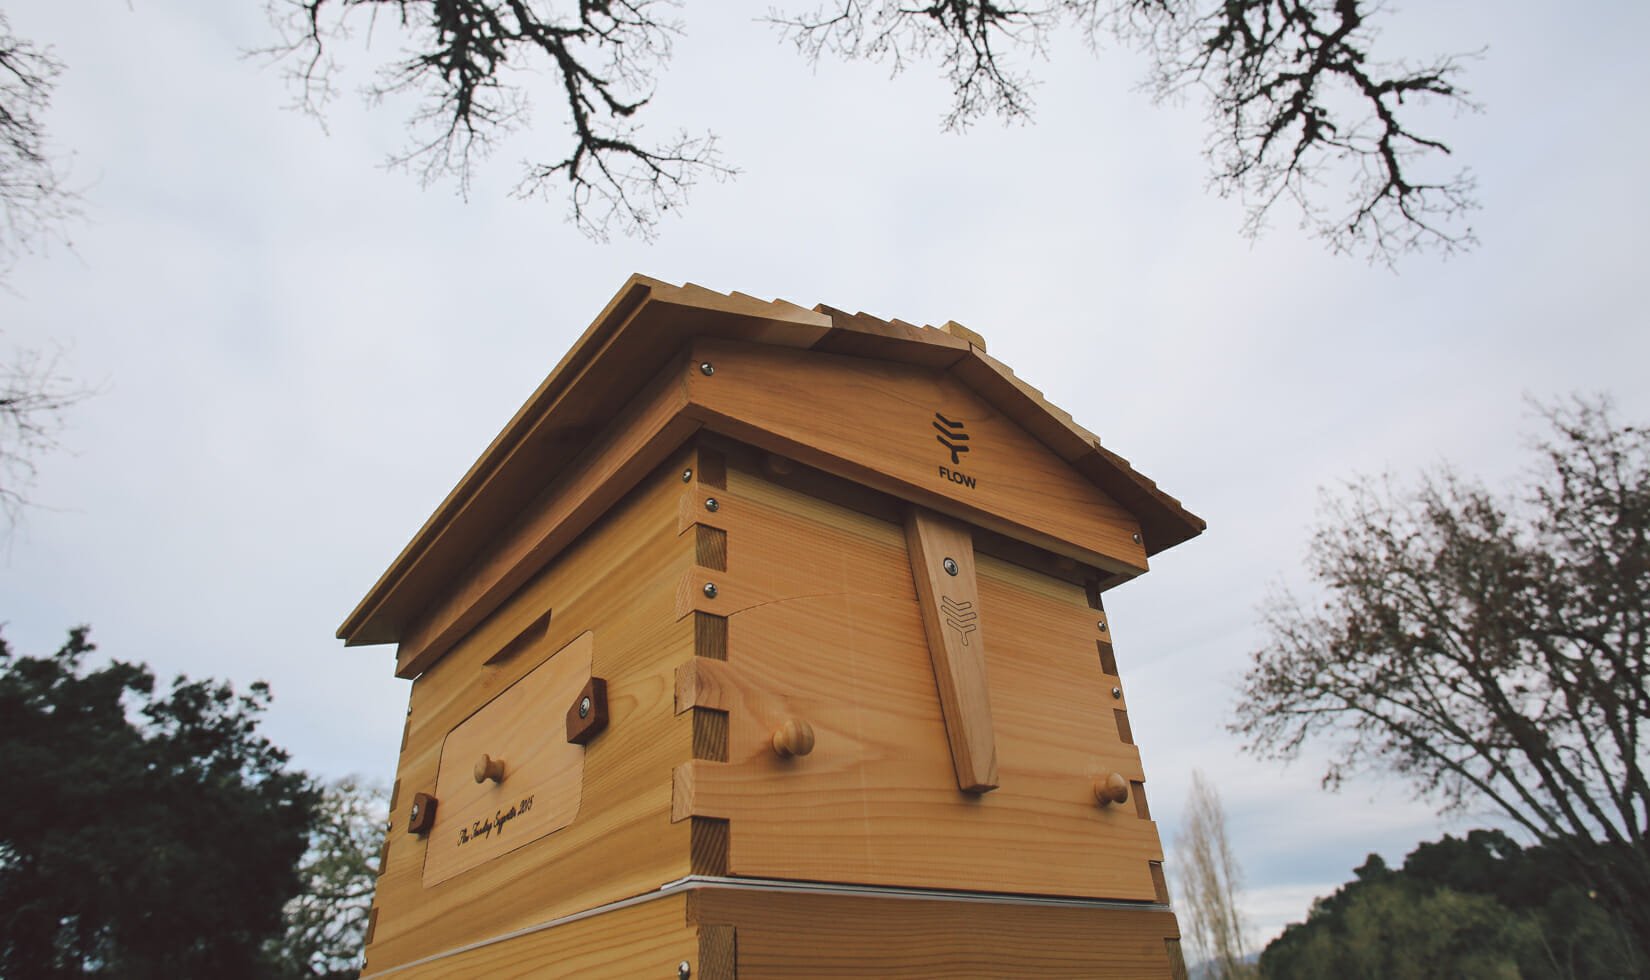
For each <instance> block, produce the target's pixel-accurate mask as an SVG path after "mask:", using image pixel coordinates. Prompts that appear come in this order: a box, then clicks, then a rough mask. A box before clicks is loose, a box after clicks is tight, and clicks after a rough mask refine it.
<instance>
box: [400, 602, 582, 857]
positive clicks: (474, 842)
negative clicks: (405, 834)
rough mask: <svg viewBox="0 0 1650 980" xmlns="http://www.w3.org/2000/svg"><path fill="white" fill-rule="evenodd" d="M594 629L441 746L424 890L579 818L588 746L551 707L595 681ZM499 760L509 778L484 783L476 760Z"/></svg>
mask: <svg viewBox="0 0 1650 980" xmlns="http://www.w3.org/2000/svg"><path fill="white" fill-rule="evenodd" d="M595 636H596V635H595V633H593V632H590V631H586V632H584V633H581V634H579V636H578V637H577V638H576V639H574V640H573V642H571V643H569V644H567V645H566V646H565V647H563V648H562V649H560V650H558V651H556V652H555V653H554V654H552V655H551V656H550V659H549V660H546V661H545V662H544V663H542V664H539V665H538V666H537V667H535V668H533V669H532V670H531V671H528V673H527V675H526V676H525V677H523V678H522V679H521V680H519V681H516V682H515V683H514V684H512V685H510V686H509V687H508V688H506V689H505V690H504V692H503V693H502V694H499V695H498V696H497V697H495V698H493V699H492V700H491V701H489V702H487V703H486V704H485V705H483V706H482V707H481V708H480V709H478V710H477V711H476V713H475V714H473V715H471V716H470V717H469V718H466V719H465V720H464V721H463V722H461V723H459V725H458V727H457V728H454V729H453V730H452V732H451V733H450V734H448V736H447V738H446V741H445V742H444V743H443V744H442V747H441V759H440V762H439V763H438V764H437V770H436V780H435V796H436V799H437V800H439V801H440V805H439V807H438V809H437V812H436V816H435V825H434V826H433V827H432V828H431V829H430V840H429V844H428V847H429V849H428V851H427V852H426V853H425V856H424V887H426V888H428V887H429V886H431V885H435V884H439V883H441V882H443V881H446V880H447V879H448V878H451V877H453V876H454V875H457V874H460V873H462V872H464V871H468V870H469V869H471V868H474V867H477V866H479V865H482V864H485V863H487V862H488V861H491V860H494V859H496V858H498V857H499V856H501V855H503V854H506V853H508V852H510V851H513V850H515V849H516V848H518V847H521V846H522V845H524V844H529V843H531V842H533V841H535V840H538V839H539V838H540V837H543V836H544V835H546V834H551V833H554V832H556V831H558V830H560V829H562V828H563V827H565V826H567V825H568V824H570V823H572V822H573V818H574V817H576V816H577V815H578V812H579V801H580V799H581V798H582V797H583V791H584V756H585V749H584V746H582V745H573V744H569V743H568V741H567V733H566V727H565V725H564V724H553V723H547V721H548V720H547V719H546V717H545V716H546V715H547V714H549V713H550V712H547V711H546V708H547V707H553V706H558V705H563V704H567V703H568V702H569V701H571V700H573V699H574V698H575V697H577V696H578V694H579V692H580V691H581V690H582V689H583V688H584V686H585V683H586V682H587V681H588V680H589V679H590V665H591V663H592V662H593V661H592V655H593V651H594V649H595ZM481 756H486V757H488V758H489V760H497V761H498V762H500V763H502V765H501V767H500V768H501V769H502V778H500V779H498V780H497V781H496V782H495V781H493V780H487V781H479V782H478V781H477V780H476V779H475V778H474V776H473V775H472V773H471V767H472V766H473V765H474V764H475V762H476V760H477V758H478V757H481Z"/></svg>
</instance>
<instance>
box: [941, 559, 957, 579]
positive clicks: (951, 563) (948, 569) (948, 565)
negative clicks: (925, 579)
mask: <svg viewBox="0 0 1650 980" xmlns="http://www.w3.org/2000/svg"><path fill="white" fill-rule="evenodd" d="M940 565H941V567H943V568H944V569H945V574H947V575H955V574H957V559H955V558H947V559H946V560H945V561H942V562H940Z"/></svg>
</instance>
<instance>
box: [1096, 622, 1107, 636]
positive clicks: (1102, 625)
mask: <svg viewBox="0 0 1650 980" xmlns="http://www.w3.org/2000/svg"><path fill="white" fill-rule="evenodd" d="M1095 625H1096V626H1098V627H1099V628H1100V632H1102V633H1104V632H1105V631H1106V621H1105V620H1103V619H1102V620H1100V622H1098V623H1096V624H1095Z"/></svg>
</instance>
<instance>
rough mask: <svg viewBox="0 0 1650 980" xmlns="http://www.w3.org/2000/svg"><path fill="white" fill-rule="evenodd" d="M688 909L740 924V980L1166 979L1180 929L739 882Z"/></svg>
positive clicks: (1148, 916)
mask: <svg viewBox="0 0 1650 980" xmlns="http://www.w3.org/2000/svg"><path fill="white" fill-rule="evenodd" d="M689 914H690V915H691V916H693V918H694V919H695V920H696V921H697V922H699V924H700V926H701V928H703V927H705V926H708V925H711V924H731V925H732V926H733V927H734V930H735V932H736V934H737V953H736V958H737V963H738V973H737V976H738V980H819V978H850V977H852V978H859V980H866V978H888V980H957V978H974V980H979V978H1002V980H1026V978H1030V977H1036V978H1039V980H1042V978H1060V977H1064V978H1079V977H1080V978H1084V980H1094V978H1100V977H1103V978H1107V980H1134V978H1148V977H1149V978H1151V980H1168V978H1169V977H1171V976H1173V964H1172V963H1171V960H1170V953H1169V948H1168V946H1167V945H1166V942H1165V941H1166V940H1168V941H1176V940H1178V938H1179V934H1180V933H1179V929H1178V927H1177V926H1176V923H1175V919H1174V915H1173V914H1172V913H1169V912H1164V911H1152V910H1140V911H1134V910H1115V909H1063V908H1047V907H1029V906H1014V905H996V904H985V903H968V902H945V901H937V900H936V901H930V900H925V899H886V898H865V897H853V896H836V895H790V894H787V895H775V894H771V893H764V892H752V891H740V890H734V889H702V890H699V891H696V892H694V893H693V895H692V898H691V899H690V904H689Z"/></svg>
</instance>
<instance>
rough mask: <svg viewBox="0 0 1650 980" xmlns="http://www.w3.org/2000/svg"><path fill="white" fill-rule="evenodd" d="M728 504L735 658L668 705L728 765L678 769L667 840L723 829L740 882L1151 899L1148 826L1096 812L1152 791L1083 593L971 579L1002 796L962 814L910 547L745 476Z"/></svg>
mask: <svg viewBox="0 0 1650 980" xmlns="http://www.w3.org/2000/svg"><path fill="white" fill-rule="evenodd" d="M728 483H729V486H728V489H727V491H726V492H725V495H726V496H727V497H728V498H729V499H730V500H732V501H733V503H734V505H733V506H732V507H730V508H727V509H725V519H724V520H723V523H724V525H725V527H726V530H727V532H728V539H727V540H728V553H727V571H726V572H725V573H723V575H724V580H725V581H726V582H727V583H729V588H730V589H731V590H732V591H731V593H724V594H732V595H736V596H742V597H743V598H742V599H741V600H740V601H739V602H737V603H732V604H730V607H729V618H728V624H729V640H728V658H727V661H726V663H722V662H704V661H695V662H694V663H693V665H692V667H691V669H686V670H684V671H678V672H677V675H676V677H675V679H674V680H675V683H674V684H673V690H674V691H675V699H676V707H677V709H678V710H685V709H686V708H688V707H693V706H706V707H714V708H716V709H718V710H725V711H727V712H728V717H729V747H728V761H727V762H726V763H717V762H712V761H708V760H694V761H692V762H688V763H684V764H683V765H682V766H680V767H678V769H677V771H676V773H675V774H674V778H673V803H672V814H673V818H674V819H677V820H685V819H686V818H688V817H690V816H699V817H717V818H724V819H728V820H729V821H730V852H729V861H730V865H729V866H730V870H731V872H732V873H733V874H736V875H755V876H772V877H784V878H799V879H809V880H823V881H844V882H856V883H864V884H887V885H909V886H918V887H939V888H959V889H977V890H987V891H1008V892H1025V893H1036V894H1056V895H1083V896H1092V897H1101V898H1120V899H1136V900H1145V901H1151V900H1153V899H1154V898H1155V891H1154V889H1153V887H1152V882H1151V878H1150V873H1149V870H1148V867H1147V862H1148V861H1151V860H1161V858H1162V851H1161V845H1160V843H1159V840H1158V836H1157V829H1156V825H1155V824H1153V823H1152V822H1151V821H1149V820H1144V819H1141V818H1140V816H1139V815H1138V812H1137V810H1136V809H1135V808H1134V807H1115V806H1113V807H1105V808H1102V807H1100V806H1098V805H1096V802H1095V799H1094V795H1093V783H1094V780H1095V779H1096V778H1098V777H1103V776H1105V775H1107V774H1109V773H1111V772H1117V773H1120V774H1122V775H1123V776H1124V777H1125V778H1126V779H1128V780H1129V781H1131V782H1134V781H1144V778H1145V777H1144V772H1143V771H1142V769H1141V765H1140V756H1139V752H1138V750H1137V749H1135V748H1134V747H1133V746H1128V745H1124V744H1122V742H1121V741H1120V740H1119V738H1118V735H1117V729H1116V726H1115V723H1114V721H1113V716H1112V705H1113V704H1114V703H1117V702H1115V701H1114V700H1113V698H1112V697H1111V694H1110V688H1111V686H1112V684H1111V678H1108V677H1107V676H1106V675H1104V674H1103V673H1101V671H1100V665H1099V661H1098V657H1097V656H1096V653H1095V633H1096V622H1097V621H1096V619H1095V618H1094V616H1093V610H1091V609H1090V608H1089V606H1088V602H1087V597H1086V595H1085V593H1084V590H1083V588H1082V586H1080V585H1076V584H1073V583H1070V582H1065V581H1061V580H1058V579H1054V578H1051V577H1049V576H1046V575H1042V574H1040V573H1037V572H1034V571H1031V570H1030V569H1026V568H1023V567H1021V566H1018V565H1013V564H1010V563H1008V562H1004V561H1001V560H998V559H995V558H991V557H988V556H979V558H978V559H977V572H978V580H979V590H980V606H981V616H982V618H983V620H984V621H985V622H988V623H990V624H991V629H992V630H993V635H994V636H997V637H1001V643H1000V644H999V643H997V642H996V641H994V642H993V644H992V646H990V647H988V648H987V673H988V676H989V677H990V685H989V692H990V693H989V699H990V708H991V712H992V718H993V720H994V726H995V731H996V739H997V755H998V775H999V783H1000V788H999V789H998V790H996V791H995V792H992V793H989V794H986V795H984V796H971V795H968V794H964V793H961V792H959V790H958V788H957V783H956V778H955V774H954V769H953V766H952V761H951V753H950V747H949V742H948V740H947V737H946V729H945V724H944V720H943V717H942V715H941V711H940V701H939V696H938V692H937V690H936V684H935V679H934V671H933V668H932V666H931V664H930V662H929V655H928V645H927V641H926V637H925V633H924V629H923V624H922V619H921V615H920V612H919V609H918V605H917V598H916V594H915V589H914V584H913V578H912V574H911V568H910V564H909V561H908V558H907V550H906V542H905V538H904V534H903V530H902V529H901V528H900V527H899V526H897V525H894V524H890V523H888V522H886V521H882V520H879V519H877V518H874V517H871V516H868V515H866V514H863V513H858V512H855V511H849V510H846V509H844V508H841V507H838V506H836V505H833V504H829V503H827V502H825V501H822V500H819V499H817V498H813V497H810V496H808V495H806V494H801V493H798V492H796V491H794V490H791V489H788V488H785V487H781V486H778V485H776V484H774V483H771V482H769V481H767V480H766V479H764V478H763V477H762V476H761V475H760V474H759V473H756V472H752V471H750V470H747V469H745V468H743V467H734V468H732V469H731V470H730V473H729V481H728ZM746 583H749V586H748V591H747V585H746ZM678 595H679V598H683V597H682V595H681V593H680V592H679V594H678ZM677 612H678V613H679V614H685V613H684V610H683V609H682V608H681V607H678V610H677ZM690 702H691V703H690ZM789 717H802V718H806V719H808V720H809V722H810V723H811V725H812V727H813V728H814V730H815V732H816V737H817V744H816V746H815V748H814V751H813V752H812V753H811V754H810V755H808V756H806V757H803V758H793V759H779V758H777V757H776V756H775V754H774V753H773V751H772V748H771V738H772V734H773V732H774V731H775V730H776V728H777V727H778V726H779V725H782V724H783V723H784V721H785V719H787V718H789Z"/></svg>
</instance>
